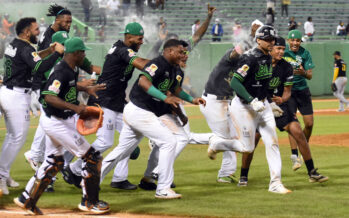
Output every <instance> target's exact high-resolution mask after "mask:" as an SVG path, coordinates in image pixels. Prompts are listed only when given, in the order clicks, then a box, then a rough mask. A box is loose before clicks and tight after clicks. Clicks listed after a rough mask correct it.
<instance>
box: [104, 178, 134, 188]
mask: <svg viewBox="0 0 349 218" xmlns="http://www.w3.org/2000/svg"><path fill="white" fill-rule="evenodd" d="M110 186H111V187H112V188H118V189H123V190H136V189H137V186H136V185H134V184H132V183H130V182H129V181H128V180H127V179H126V180H125V181H121V182H111V183H110Z"/></svg>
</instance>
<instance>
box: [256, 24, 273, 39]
mask: <svg viewBox="0 0 349 218" xmlns="http://www.w3.org/2000/svg"><path fill="white" fill-rule="evenodd" d="M275 37H276V33H275V29H274V27H272V26H268V25H264V26H261V27H259V28H258V29H257V31H256V39H262V40H265V39H275Z"/></svg>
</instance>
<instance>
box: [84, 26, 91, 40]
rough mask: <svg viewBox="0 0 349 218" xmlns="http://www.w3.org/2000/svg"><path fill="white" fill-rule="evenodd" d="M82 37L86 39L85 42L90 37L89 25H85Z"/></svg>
mask: <svg viewBox="0 0 349 218" xmlns="http://www.w3.org/2000/svg"><path fill="white" fill-rule="evenodd" d="M82 39H83V40H84V42H87V41H88V40H89V39H90V38H89V37H88V26H85V27H84V34H83V36H82Z"/></svg>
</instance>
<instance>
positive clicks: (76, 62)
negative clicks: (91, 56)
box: [14, 37, 109, 215]
mask: <svg viewBox="0 0 349 218" xmlns="http://www.w3.org/2000/svg"><path fill="white" fill-rule="evenodd" d="M87 49H89V48H87V47H86V46H85V45H84V43H83V41H82V40H81V39H80V38H77V37H73V38H70V39H68V40H66V41H65V54H64V57H63V60H62V61H60V62H59V63H58V64H57V65H56V66H55V67H54V70H53V72H52V73H51V75H50V77H49V79H48V81H47V83H46V85H45V88H44V89H43V91H42V93H41V94H42V95H43V97H44V99H45V102H46V104H47V105H46V106H45V107H43V108H44V111H45V116H42V117H41V119H40V124H41V126H42V128H43V129H44V131H45V133H46V135H47V136H48V137H47V140H46V142H47V143H46V157H45V161H44V162H43V164H42V165H41V166H40V168H39V169H38V170H37V171H36V173H35V175H34V176H33V177H32V178H31V179H30V180H29V182H28V184H27V186H26V189H25V190H24V192H22V194H21V195H20V196H19V197H18V198H15V199H14V202H15V203H16V204H17V205H18V206H19V207H21V208H23V209H26V210H27V211H29V212H30V213H32V214H35V215H40V214H42V212H41V211H40V209H39V208H38V207H37V206H36V204H37V201H38V200H39V198H40V196H41V194H42V192H43V191H44V190H45V188H46V187H47V186H48V185H49V183H50V181H51V180H52V178H53V177H54V176H55V175H56V174H57V173H58V171H60V170H62V168H63V164H64V160H63V148H65V149H67V150H68V151H70V152H72V153H73V154H74V155H75V156H77V157H81V158H82V159H83V160H84V171H83V173H82V174H83V177H84V181H83V182H82V183H81V184H82V189H83V196H82V200H81V203H80V204H79V206H78V207H79V209H80V210H82V211H90V212H93V213H97V214H102V213H106V212H108V211H109V205H108V203H106V202H103V201H100V200H99V190H100V188H99V181H100V170H99V167H98V165H99V164H100V163H101V161H102V159H103V158H102V156H101V155H100V153H99V152H98V151H96V150H95V149H94V148H92V147H91V145H90V144H89V143H88V142H87V141H86V139H85V138H84V137H83V136H81V135H80V134H79V133H78V132H77V130H76V127H75V123H76V119H77V118H78V117H77V116H75V115H76V114H77V115H82V114H84V113H85V111H86V110H85V108H86V105H82V104H80V105H79V102H78V100H77V92H78V91H86V92H87V93H88V94H90V95H94V96H97V95H96V91H98V90H100V89H104V88H105V84H98V85H96V86H88V87H84V86H81V85H79V84H77V81H78V74H79V73H78V71H77V69H78V68H77V67H79V66H81V65H82V63H83V60H84V58H85V50H87Z"/></svg>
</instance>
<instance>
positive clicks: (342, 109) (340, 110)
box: [337, 108, 345, 112]
mask: <svg viewBox="0 0 349 218" xmlns="http://www.w3.org/2000/svg"><path fill="white" fill-rule="evenodd" d="M337 111H338V112H344V111H345V109H344V108H340V109H338V110H337Z"/></svg>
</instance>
